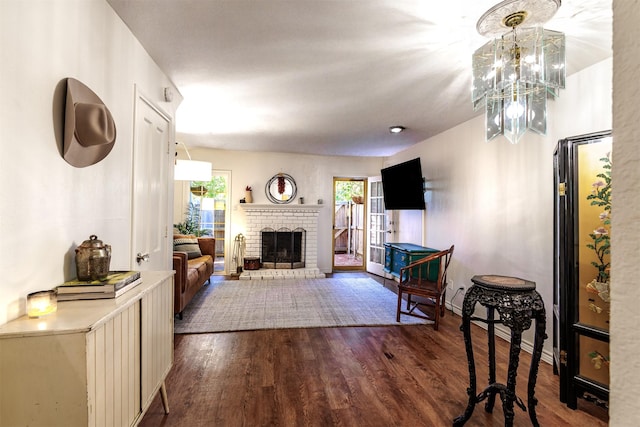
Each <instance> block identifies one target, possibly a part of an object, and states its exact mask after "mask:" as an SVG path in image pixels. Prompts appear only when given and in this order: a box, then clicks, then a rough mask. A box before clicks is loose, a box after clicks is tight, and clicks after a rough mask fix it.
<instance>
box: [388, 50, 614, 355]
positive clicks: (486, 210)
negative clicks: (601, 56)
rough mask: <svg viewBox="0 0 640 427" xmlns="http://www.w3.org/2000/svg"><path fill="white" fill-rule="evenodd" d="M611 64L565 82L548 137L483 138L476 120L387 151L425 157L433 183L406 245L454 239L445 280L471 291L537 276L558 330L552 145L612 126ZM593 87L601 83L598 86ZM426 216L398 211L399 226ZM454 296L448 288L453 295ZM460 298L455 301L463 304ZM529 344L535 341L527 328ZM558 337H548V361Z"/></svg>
mask: <svg viewBox="0 0 640 427" xmlns="http://www.w3.org/2000/svg"><path fill="white" fill-rule="evenodd" d="M611 66H612V61H611V60H610V59H609V60H605V61H603V62H600V63H598V64H596V65H594V66H592V67H589V68H588V69H586V70H583V71H581V72H580V73H577V74H574V75H572V76H570V77H568V79H567V84H566V90H563V91H562V92H561V94H560V97H559V98H558V99H556V100H555V101H551V102H550V103H549V108H548V121H547V125H548V134H547V136H540V135H536V134H533V133H530V132H529V133H527V134H525V136H524V137H523V138H522V140H521V141H520V143H519V144H517V145H512V144H509V142H508V141H507V140H506V139H504V138H502V137H500V138H498V139H494V140H493V141H491V142H490V143H485V142H484V134H483V128H484V117H483V116H479V117H477V118H475V119H472V120H470V121H468V122H466V123H463V124H462V125H460V126H457V127H455V128H452V129H450V130H448V131H446V132H444V133H442V134H440V135H437V136H435V137H433V138H430V139H428V140H426V141H424V142H422V143H420V144H418V145H415V146H413V147H411V148H410V149H408V150H405V151H404V152H402V153H399V154H397V155H395V156H393V157H391V158H390V159H389V160H388V161H387V162H386V164H396V163H399V162H402V161H405V160H409V159H411V158H415V157H420V159H421V163H422V169H423V174H424V176H425V178H426V180H427V187H428V189H429V190H428V191H427V193H426V200H427V211H426V227H425V231H424V235H422V236H421V235H415V236H414V240H413V241H410V243H417V244H420V243H421V240H423V241H424V242H425V244H426V246H429V247H433V248H438V249H440V248H448V247H449V246H450V245H451V244H455V250H454V255H453V261H452V264H451V267H450V269H451V272H450V274H449V277H448V278H449V280H450V281H453V285H454V289H457V287H458V286H465V287H469V286H470V285H471V282H470V279H471V277H473V276H474V275H476V274H501V275H507V276H517V277H521V278H524V279H529V280H533V281H534V282H536V284H537V289H538V291H539V292H540V294H541V295H542V298H543V299H544V302H545V307H546V310H547V333H548V335H549V336H550V337H551V336H552V331H553V329H552V316H551V313H552V305H553V151H554V149H555V146H556V143H557V141H558V140H559V139H561V138H565V137H568V136H573V135H581V134H585V133H589V132H595V131H600V130H607V129H610V128H611V75H612V71H611ZM594 83H595V84H594ZM420 220H421V218H419V217H417V216H415V215H412V214H410V213H407V214H406V215H404V216H403V214H401V215H400V219H399V223H400V228H403V227H409V228H417V227H419V223H418V221H420ZM453 294H454V292H449V293H448V298H451V296H452V295H453ZM461 303H462V295H461V294H458V296H457V298H456V300H455V301H454V305H457V306H460V305H461ZM524 340H526V341H528V342H529V343H532V342H533V340H532V333H531V331H529V333H528V334H527V335H525V337H524ZM551 348H552V340H551V339H548V340H546V341H545V355H546V359H547V360H551V359H550V357H551V356H550V354H551Z"/></svg>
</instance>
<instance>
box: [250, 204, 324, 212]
mask: <svg viewBox="0 0 640 427" xmlns="http://www.w3.org/2000/svg"><path fill="white" fill-rule="evenodd" d="M239 205H240V207H241V208H242V209H243V210H245V211H246V212H251V211H258V212H266V211H276V212H319V211H320V209H322V207H324V205H301V204H297V205H296V204H286V205H285V204H282V205H276V204H256V203H240V204H239Z"/></svg>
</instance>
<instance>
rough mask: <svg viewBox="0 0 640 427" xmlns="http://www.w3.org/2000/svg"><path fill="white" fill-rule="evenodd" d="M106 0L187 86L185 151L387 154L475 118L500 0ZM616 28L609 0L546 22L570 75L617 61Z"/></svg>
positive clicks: (576, 5)
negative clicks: (475, 56) (396, 129)
mask: <svg viewBox="0 0 640 427" xmlns="http://www.w3.org/2000/svg"><path fill="white" fill-rule="evenodd" d="M516 1H524V0H516ZM108 2H109V4H110V5H111V6H112V7H113V9H114V10H115V11H116V13H117V14H118V15H119V16H120V17H121V18H122V19H123V20H124V22H125V23H126V24H127V25H128V26H129V28H130V29H131V31H132V32H133V34H134V35H135V36H136V37H137V38H138V40H139V41H140V42H141V43H142V45H143V46H144V48H145V49H146V50H147V52H148V53H149V54H150V55H151V57H152V58H153V59H154V60H155V61H156V63H157V64H158V65H159V66H160V68H162V70H163V71H164V72H165V73H166V74H167V75H168V76H169V78H170V79H171V80H172V81H173V82H174V84H175V85H176V87H177V88H178V90H179V91H180V93H181V94H182V95H183V97H184V101H183V103H182V104H181V106H180V108H179V109H178V112H177V117H176V126H177V130H178V139H179V140H182V141H183V142H185V141H187V142H186V143H187V145H188V146H189V148H192V147H197V146H199V147H211V148H217V149H225V150H256V151H276V152H288V153H308V154H321V155H348V156H358V155H368V156H389V155H392V154H394V153H396V152H398V151H401V150H403V149H405V148H408V147H409V146H411V145H413V144H415V143H417V142H420V141H422V140H424V139H426V138H429V137H431V136H433V135H436V134H438V133H441V132H443V131H444V130H447V129H449V128H451V127H454V126H456V125H458V124H460V123H462V122H464V121H467V120H469V119H470V118H472V117H474V116H476V115H477V114H482V111H478V112H474V111H473V108H472V106H471V95H470V88H471V54H472V53H473V51H474V50H475V49H477V48H479V47H480V46H482V45H483V44H484V43H486V42H487V39H486V38H484V37H482V36H480V35H479V34H477V32H476V22H477V21H478V19H479V18H480V16H482V14H483V13H484V12H485V11H487V10H488V9H490V8H491V7H492V6H494V5H495V4H496V3H498V1H497V0H489V1H487V0H444V1H439V2H437V1H435V0H429V1H426V0H411V1H409V0H406V1H405V0H233V1H232V0H154V1H151V0H108ZM611 25H612V12H611V0H564V1H562V6H561V7H560V9H559V10H558V12H557V13H556V14H555V16H554V17H553V18H552V19H551V20H550V21H549V22H548V23H547V24H545V28H549V29H553V30H556V31H562V32H564V33H565V35H566V38H567V41H566V51H567V74H568V75H571V74H572V73H575V72H577V71H580V70H581V69H583V68H585V67H588V66H589V65H592V64H594V63H596V62H599V61H601V60H603V59H605V58H607V57H609V56H611V53H612V52H611ZM560 96H562V93H561V94H560ZM391 125H402V126H405V127H406V131H405V132H403V133H401V134H395V135H392V134H390V133H389V131H388V128H389V126H391Z"/></svg>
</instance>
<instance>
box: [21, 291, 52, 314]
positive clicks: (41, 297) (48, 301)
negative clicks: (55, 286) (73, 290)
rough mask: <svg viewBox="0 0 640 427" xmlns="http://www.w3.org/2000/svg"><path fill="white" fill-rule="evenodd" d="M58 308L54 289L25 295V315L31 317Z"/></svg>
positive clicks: (49, 312)
mask: <svg viewBox="0 0 640 427" xmlns="http://www.w3.org/2000/svg"><path fill="white" fill-rule="evenodd" d="M57 309H58V298H57V296H56V291H53V290H51V291H39V292H33V293H30V294H29V295H27V315H28V316H29V317H32V318H36V317H40V316H46V315H47V314H51V313H55V312H56V310H57Z"/></svg>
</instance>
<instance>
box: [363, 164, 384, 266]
mask: <svg viewBox="0 0 640 427" xmlns="http://www.w3.org/2000/svg"><path fill="white" fill-rule="evenodd" d="M368 181H369V191H368V194H369V198H368V206H369V215H368V216H367V233H368V236H369V239H368V240H367V244H368V246H367V254H368V256H367V271H368V272H369V273H372V274H375V275H378V276H382V277H384V274H385V273H384V243H385V242H386V236H387V214H386V211H385V210H384V199H383V197H382V196H383V193H382V178H381V177H379V176H378V177H371V178H369V180H368Z"/></svg>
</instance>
